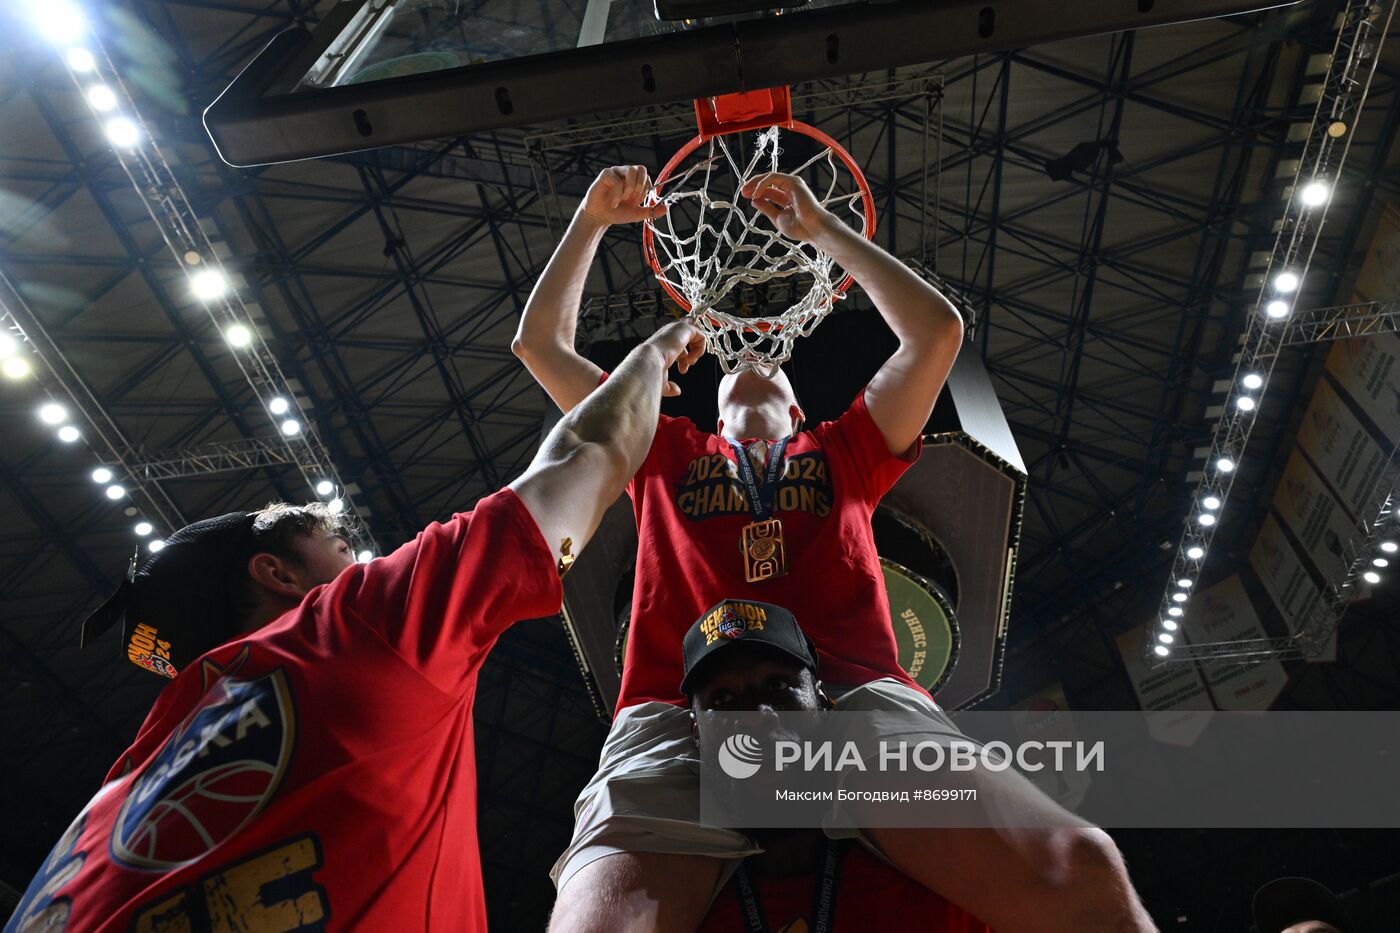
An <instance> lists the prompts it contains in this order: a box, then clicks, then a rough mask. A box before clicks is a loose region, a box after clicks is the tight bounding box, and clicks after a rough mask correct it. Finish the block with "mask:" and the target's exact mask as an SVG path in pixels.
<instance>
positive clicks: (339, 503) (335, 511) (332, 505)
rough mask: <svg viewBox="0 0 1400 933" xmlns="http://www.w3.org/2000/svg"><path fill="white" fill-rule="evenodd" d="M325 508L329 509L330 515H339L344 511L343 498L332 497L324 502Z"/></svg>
mask: <svg viewBox="0 0 1400 933" xmlns="http://www.w3.org/2000/svg"><path fill="white" fill-rule="evenodd" d="M326 508H327V509H329V510H330V513H331V514H332V515H339V514H340V513H341V512H344V511H345V500H344V499H341V498H339V497H337V498H335V499H332V500H331V501H330V502H327V503H326Z"/></svg>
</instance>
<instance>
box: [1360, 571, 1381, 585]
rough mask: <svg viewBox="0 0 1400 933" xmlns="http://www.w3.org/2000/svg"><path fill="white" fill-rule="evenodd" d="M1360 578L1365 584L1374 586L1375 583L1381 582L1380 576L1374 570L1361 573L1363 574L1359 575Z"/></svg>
mask: <svg viewBox="0 0 1400 933" xmlns="http://www.w3.org/2000/svg"><path fill="white" fill-rule="evenodd" d="M1361 578H1362V579H1363V580H1365V581H1366V582H1367V583H1371V584H1375V583H1379V582H1381V575H1380V574H1378V573H1376V572H1375V571H1374V570H1368V571H1366V572H1365V573H1363V574H1362V575H1361Z"/></svg>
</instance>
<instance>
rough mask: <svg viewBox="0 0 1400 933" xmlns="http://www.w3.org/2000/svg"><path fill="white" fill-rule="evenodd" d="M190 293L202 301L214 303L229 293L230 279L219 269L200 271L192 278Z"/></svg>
mask: <svg viewBox="0 0 1400 933" xmlns="http://www.w3.org/2000/svg"><path fill="white" fill-rule="evenodd" d="M190 291H192V292H194V296H195V297H196V298H198V299H199V300H200V301H214V300H216V299H219V298H222V297H223V296H224V292H226V291H228V279H226V278H224V274H223V273H222V272H220V271H219V270H218V269H200V270H199V271H198V272H196V273H195V274H194V275H192V276H190Z"/></svg>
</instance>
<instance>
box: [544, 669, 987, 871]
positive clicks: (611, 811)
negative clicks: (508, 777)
mask: <svg viewBox="0 0 1400 933" xmlns="http://www.w3.org/2000/svg"><path fill="white" fill-rule="evenodd" d="M828 692H829V693H831V695H833V696H836V697H838V699H837V700H836V708H837V709H839V710H850V711H856V710H859V711H877V712H919V713H923V714H925V715H927V716H928V717H929V718H930V719H931V720H933V721H932V722H931V723H930V732H933V733H943V734H948V735H949V736H960V735H961V733H960V732H958V729H957V727H956V726H954V725H953V722H952V720H950V719H949V718H948V717H947V715H946V714H945V713H944V712H943V711H942V710H941V709H939V707H938V704H936V703H934V702H933V701H932V700H930V699H929V698H928V695H927V694H924V693H922V692H920V691H918V690H915V689H913V688H911V687H909V686H907V685H906V684H903V683H901V682H899V681H897V680H895V679H893V678H883V679H881V680H875V681H871V682H870V683H868V684H864V685H863V686H860V687H855V688H853V689H850V690H848V691H846V692H845V693H841V692H840V690H839V688H831V687H829V688H828ZM699 811H700V759H699V757H698V754H697V751H696V747H695V739H694V737H693V736H692V734H691V720H690V710H689V709H687V708H685V707H682V706H674V705H672V704H670V703H658V702H650V703H639V704H637V705H636V706H629V707H627V708H626V709H624V710H622V712H620V713H618V714H617V718H615V719H614V720H613V724H612V728H611V729H610V730H609V732H608V738H607V741H606V742H604V743H603V752H602V754H601V755H600V756H599V761H598V771H597V773H596V774H594V775H593V778H592V780H590V781H589V782H588V785H587V786H586V787H584V789H583V792H582V793H580V794H579V796H578V800H577V801H575V803H574V838H573V841H572V842H570V843H569V847H568V848H567V849H565V850H564V854H563V855H561V856H559V860H558V861H556V862H555V863H554V867H553V868H552V869H550V872H549V876H550V878H551V879H553V881H554V885H555V887H556V888H562V887H563V886H564V885H565V884H566V883H567V882H568V880H569V879H570V878H571V877H573V875H574V873H575V872H577V871H578V870H579V869H580V868H582V867H583V866H585V865H587V864H588V863H589V862H592V861H594V860H596V859H600V858H602V857H603V856H605V855H613V854H616V853H619V852H657V853H665V854H671V855H704V856H709V857H710V858H717V859H722V860H724V862H725V865H724V867H723V870H722V871H721V872H720V877H719V882H718V884H719V886H723V885H724V884H725V883H727V882H728V880H729V877H730V875H732V874H733V872H734V869H735V868H736V867H738V865H739V863H740V862H741V861H743V860H744V859H745V858H747V857H748V856H750V855H756V854H758V853H759V852H761V851H763V850H762V849H761V848H760V847H759V846H758V845H756V844H755V843H754V841H753V840H752V839H750V838H749V837H748V836H745V835H744V834H743V833H741V832H739V831H738V830H734V829H728V828H725V827H723V826H712V825H709V824H707V823H702V822H700V817H699ZM827 835H828V836H831V837H832V838H854V839H859V840H860V841H861V842H862V843H864V844H865V845H866V846H867V847H869V848H870V849H871V850H872V851H873V852H875V853H876V854H877V855H878V854H879V850H878V849H876V848H875V847H874V846H873V845H871V843H870V841H869V840H868V839H866V838H865V837H864V836H863V835H862V834H861V832H860V831H859V830H854V829H829V830H827Z"/></svg>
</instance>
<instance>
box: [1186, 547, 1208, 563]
mask: <svg viewBox="0 0 1400 933" xmlns="http://www.w3.org/2000/svg"><path fill="white" fill-rule="evenodd" d="M1186 556H1187V557H1189V558H1191V559H1192V560H1200V559H1201V558H1202V557H1205V556H1206V552H1205V548H1202V547H1196V546H1192V547H1189V548H1187V549H1186Z"/></svg>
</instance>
